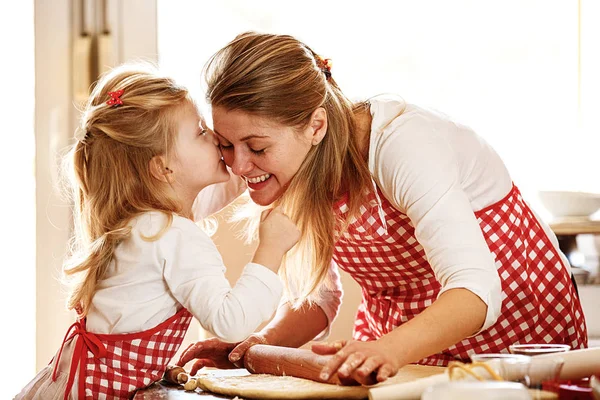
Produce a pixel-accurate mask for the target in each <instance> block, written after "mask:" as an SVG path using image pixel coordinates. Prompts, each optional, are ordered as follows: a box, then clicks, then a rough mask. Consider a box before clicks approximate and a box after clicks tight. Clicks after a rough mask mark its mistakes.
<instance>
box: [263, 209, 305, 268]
mask: <svg viewBox="0 0 600 400" xmlns="http://www.w3.org/2000/svg"><path fill="white" fill-rule="evenodd" d="M299 239H300V231H299V230H298V228H297V227H296V225H294V223H293V222H292V220H291V219H289V218H288V217H287V215H285V214H284V213H283V212H282V211H281V208H279V207H276V208H274V209H272V210H265V211H263V213H262V215H261V218H260V226H259V227H258V247H257V248H256V251H255V252H254V257H253V258H252V262H254V263H257V264H261V265H264V266H265V267H267V268H269V269H270V270H271V271H273V272H277V271H278V270H279V266H280V265H281V260H282V259H283V256H284V255H285V253H286V252H287V251H288V250H289V249H291V248H292V247H293V246H294V245H295V244H296V243H297V242H298V240H299Z"/></svg>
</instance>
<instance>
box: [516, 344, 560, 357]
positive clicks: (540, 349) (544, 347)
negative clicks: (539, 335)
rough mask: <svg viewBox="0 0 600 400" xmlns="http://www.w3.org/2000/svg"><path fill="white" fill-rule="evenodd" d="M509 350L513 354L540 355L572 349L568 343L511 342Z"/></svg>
mask: <svg viewBox="0 0 600 400" xmlns="http://www.w3.org/2000/svg"><path fill="white" fill-rule="evenodd" d="M508 350H509V351H510V352H511V353H512V354H522V355H525V356H538V355H540V354H552V353H563V352H565V351H569V350H571V346H569V345H568V344H511V345H510V346H509V347H508Z"/></svg>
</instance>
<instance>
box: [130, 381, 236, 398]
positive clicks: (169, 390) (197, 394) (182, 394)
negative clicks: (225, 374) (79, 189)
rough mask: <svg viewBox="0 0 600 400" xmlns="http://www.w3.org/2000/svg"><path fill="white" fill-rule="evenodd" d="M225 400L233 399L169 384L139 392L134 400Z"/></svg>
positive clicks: (157, 385) (161, 383)
mask: <svg viewBox="0 0 600 400" xmlns="http://www.w3.org/2000/svg"><path fill="white" fill-rule="evenodd" d="M199 398H200V399H202V400H223V399H232V398H233V397H228V396H221V395H216V394H213V393H207V392H203V391H202V390H200V389H196V391H194V392H187V391H185V390H183V386H182V385H171V384H169V383H163V382H157V383H155V384H154V385H152V386H150V387H148V388H146V389H142V390H138V391H137V392H136V394H135V396H134V397H133V399H134V400H158V399H160V400H193V399H199Z"/></svg>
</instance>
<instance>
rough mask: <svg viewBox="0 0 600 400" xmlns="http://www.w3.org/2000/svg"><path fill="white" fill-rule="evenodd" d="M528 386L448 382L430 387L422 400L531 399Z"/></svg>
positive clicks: (488, 382)
mask: <svg viewBox="0 0 600 400" xmlns="http://www.w3.org/2000/svg"><path fill="white" fill-rule="evenodd" d="M530 399H531V396H530V395H529V392H528V391H527V388H526V387H525V386H523V385H522V384H520V383H515V382H492V381H484V382H448V383H444V384H440V385H435V386H432V387H429V388H427V389H426V390H425V392H423V396H422V397H421V400H530Z"/></svg>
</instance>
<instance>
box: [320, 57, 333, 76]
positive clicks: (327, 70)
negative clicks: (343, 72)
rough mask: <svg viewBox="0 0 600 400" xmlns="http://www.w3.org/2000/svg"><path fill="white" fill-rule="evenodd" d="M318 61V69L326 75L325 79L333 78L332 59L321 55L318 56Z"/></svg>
mask: <svg viewBox="0 0 600 400" xmlns="http://www.w3.org/2000/svg"><path fill="white" fill-rule="evenodd" d="M316 60H317V67H319V68H320V69H321V71H323V73H324V74H325V78H326V79H329V78H331V64H332V63H331V59H330V58H323V57H321V56H319V55H317V56H316Z"/></svg>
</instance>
